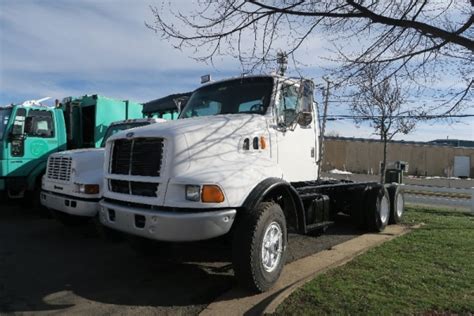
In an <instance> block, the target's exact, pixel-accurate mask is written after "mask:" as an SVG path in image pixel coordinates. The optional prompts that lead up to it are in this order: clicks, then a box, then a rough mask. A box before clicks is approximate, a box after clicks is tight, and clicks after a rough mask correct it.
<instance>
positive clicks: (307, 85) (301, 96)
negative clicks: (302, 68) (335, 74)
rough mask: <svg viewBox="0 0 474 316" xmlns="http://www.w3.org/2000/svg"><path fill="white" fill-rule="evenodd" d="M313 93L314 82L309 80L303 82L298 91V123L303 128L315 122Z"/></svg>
mask: <svg viewBox="0 0 474 316" xmlns="http://www.w3.org/2000/svg"><path fill="white" fill-rule="evenodd" d="M313 93H314V83H313V81H312V80H308V79H303V80H301V84H300V89H299V91H298V101H299V102H298V103H299V104H298V105H299V111H298V117H297V122H298V124H299V125H301V126H308V125H309V124H311V122H312V121H313V115H312V112H313V101H314V100H313Z"/></svg>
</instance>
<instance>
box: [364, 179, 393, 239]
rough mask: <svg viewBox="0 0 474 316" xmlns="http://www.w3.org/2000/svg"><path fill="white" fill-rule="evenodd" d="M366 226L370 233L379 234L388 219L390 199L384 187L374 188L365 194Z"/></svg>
mask: <svg viewBox="0 0 474 316" xmlns="http://www.w3.org/2000/svg"><path fill="white" fill-rule="evenodd" d="M366 201H367V213H366V215H367V226H368V229H369V230H370V231H376V232H381V231H383V230H384V229H385V227H386V226H387V224H388V221H389V219H390V198H389V195H388V192H387V190H386V189H385V188H384V187H376V188H373V189H372V190H370V191H369V192H368V194H367V200H366Z"/></svg>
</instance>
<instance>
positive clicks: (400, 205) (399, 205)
mask: <svg viewBox="0 0 474 316" xmlns="http://www.w3.org/2000/svg"><path fill="white" fill-rule="evenodd" d="M403 199H404V197H403V194H399V195H398V197H397V216H398V218H400V217H402V215H403V205H404V203H403V202H404V201H403Z"/></svg>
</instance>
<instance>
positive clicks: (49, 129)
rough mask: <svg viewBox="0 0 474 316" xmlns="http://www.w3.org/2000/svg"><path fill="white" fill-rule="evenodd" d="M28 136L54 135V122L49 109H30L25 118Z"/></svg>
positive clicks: (45, 136) (46, 136) (47, 136)
mask: <svg viewBox="0 0 474 316" xmlns="http://www.w3.org/2000/svg"><path fill="white" fill-rule="evenodd" d="M25 130H26V131H27V134H28V136H33V137H44V138H50V137H54V122H53V115H52V113H51V111H42V110H31V111H30V112H29V113H28V117H27V119H26V128H25Z"/></svg>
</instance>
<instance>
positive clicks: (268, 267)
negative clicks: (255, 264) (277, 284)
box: [261, 222, 283, 272]
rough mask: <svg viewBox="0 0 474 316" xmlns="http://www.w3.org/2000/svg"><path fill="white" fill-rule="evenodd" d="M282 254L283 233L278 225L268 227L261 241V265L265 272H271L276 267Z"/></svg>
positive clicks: (274, 223)
mask: <svg viewBox="0 0 474 316" xmlns="http://www.w3.org/2000/svg"><path fill="white" fill-rule="evenodd" d="M282 252H283V233H282V230H281V227H280V224H278V223H277V222H272V223H270V225H268V227H267V229H266V230H265V234H264V235H263V241H262V258H261V259H262V265H263V268H264V269H265V271H267V272H272V271H273V270H275V268H276V267H277V266H278V264H279V263H280V260H281V254H282Z"/></svg>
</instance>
